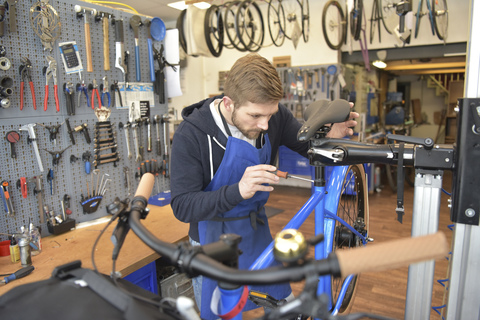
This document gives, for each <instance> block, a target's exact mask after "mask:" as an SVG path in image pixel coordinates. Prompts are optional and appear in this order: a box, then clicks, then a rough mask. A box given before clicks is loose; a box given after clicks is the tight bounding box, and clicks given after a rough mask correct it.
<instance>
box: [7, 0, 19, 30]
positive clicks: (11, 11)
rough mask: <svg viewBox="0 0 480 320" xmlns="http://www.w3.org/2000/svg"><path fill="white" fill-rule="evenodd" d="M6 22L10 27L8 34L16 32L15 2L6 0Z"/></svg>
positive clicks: (14, 0)
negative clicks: (7, 21)
mask: <svg viewBox="0 0 480 320" xmlns="http://www.w3.org/2000/svg"><path fill="white" fill-rule="evenodd" d="M6 3H7V10H8V20H9V25H10V32H17V23H16V21H17V10H16V7H17V1H16V0H7V1H6Z"/></svg>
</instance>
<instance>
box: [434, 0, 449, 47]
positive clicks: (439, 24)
mask: <svg viewBox="0 0 480 320" xmlns="http://www.w3.org/2000/svg"><path fill="white" fill-rule="evenodd" d="M432 12H433V19H434V20H433V21H434V23H435V31H436V32H437V37H438V38H439V39H440V40H443V41H446V40H447V30H448V8H447V0H433V1H432Z"/></svg>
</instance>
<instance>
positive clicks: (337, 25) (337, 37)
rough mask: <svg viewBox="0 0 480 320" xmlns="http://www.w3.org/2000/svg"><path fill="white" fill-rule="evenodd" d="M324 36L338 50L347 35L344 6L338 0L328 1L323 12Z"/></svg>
mask: <svg viewBox="0 0 480 320" xmlns="http://www.w3.org/2000/svg"><path fill="white" fill-rule="evenodd" d="M322 27H323V28H322V29H323V36H324V37H325V41H326V42H327V45H328V46H329V47H330V48H331V49H332V50H338V49H340V47H341V46H342V43H343V41H344V39H345V37H346V33H347V29H346V20H345V15H344V14H343V10H342V7H341V6H340V4H339V3H338V1H336V0H330V1H328V2H327V3H326V4H325V6H324V7H323V13H322Z"/></svg>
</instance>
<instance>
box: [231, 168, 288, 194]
mask: <svg viewBox="0 0 480 320" xmlns="http://www.w3.org/2000/svg"><path fill="white" fill-rule="evenodd" d="M275 170H277V168H275V167H274V166H271V165H268V164H259V165H256V166H252V167H248V168H247V169H246V170H245V172H244V173H243V177H242V179H241V180H240V182H239V183H238V188H239V190H240V195H241V196H242V198H243V199H245V200H247V199H250V198H251V197H253V196H254V195H255V193H256V192H257V191H267V192H271V191H273V187H272V186H265V185H264V184H266V183H268V184H271V183H274V184H277V183H278V181H279V180H280V178H279V177H277V176H276V175H275V174H273V173H271V172H268V171H275Z"/></svg>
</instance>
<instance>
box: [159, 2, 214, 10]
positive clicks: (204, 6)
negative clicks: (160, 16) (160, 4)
mask: <svg viewBox="0 0 480 320" xmlns="http://www.w3.org/2000/svg"><path fill="white" fill-rule="evenodd" d="M193 5H194V6H195V7H197V8H199V9H208V8H210V6H211V5H210V3H207V2H197V3H194V4H193ZM167 6H169V7H171V8H174V9H177V10H180V11H181V10H185V9H187V7H188V5H187V4H185V1H177V2H172V3H169V4H167Z"/></svg>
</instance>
